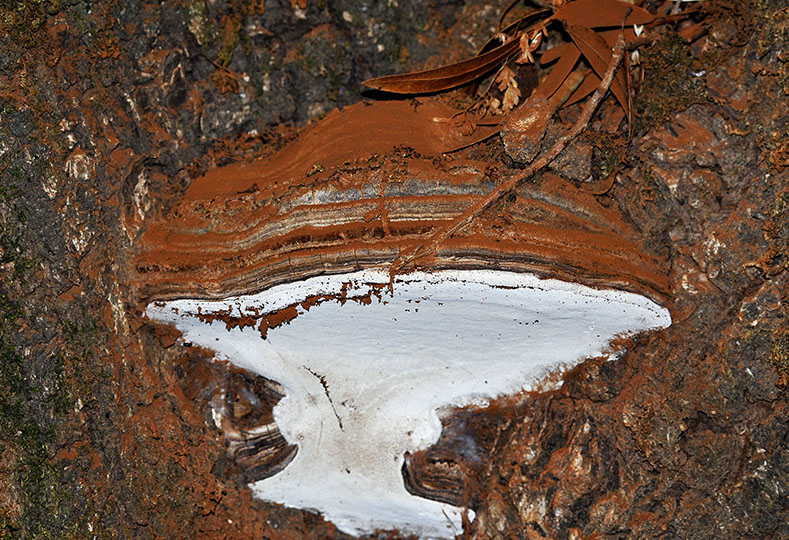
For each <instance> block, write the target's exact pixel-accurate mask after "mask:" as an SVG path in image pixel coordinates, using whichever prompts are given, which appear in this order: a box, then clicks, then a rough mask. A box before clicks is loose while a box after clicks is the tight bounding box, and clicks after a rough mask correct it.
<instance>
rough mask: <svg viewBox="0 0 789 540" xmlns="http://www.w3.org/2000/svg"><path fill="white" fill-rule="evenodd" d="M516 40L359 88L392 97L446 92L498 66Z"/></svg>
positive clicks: (508, 53)
mask: <svg viewBox="0 0 789 540" xmlns="http://www.w3.org/2000/svg"><path fill="white" fill-rule="evenodd" d="M519 42H520V40H519V38H518V37H513V38H510V39H508V40H507V41H506V42H504V43H503V44H502V45H501V46H499V47H497V48H496V49H493V50H492V51H490V52H487V53H485V54H482V55H480V56H475V57H474V58H470V59H468V60H464V61H462V62H458V63H456V64H450V65H448V66H444V67H440V68H437V69H429V70H425V71H414V72H411V73H404V74H402V75H385V76H383V77H376V78H374V79H368V80H366V81H364V82H362V84H363V85H365V86H367V87H369V88H374V89H376V90H383V91H385V92H392V93H395V94H425V93H430V92H440V91H442V90H449V89H450V88H455V87H457V86H461V85H463V84H466V83H467V82H471V81H473V80H474V79H477V78H479V77H481V76H482V75H484V74H486V73H488V72H489V71H490V70H491V69H493V68H495V67H496V66H497V65H500V64H501V63H502V62H503V61H504V60H506V59H507V58H508V57H509V56H511V55H512V54H513V53H515V52H516V51H517V50H518V44H519Z"/></svg>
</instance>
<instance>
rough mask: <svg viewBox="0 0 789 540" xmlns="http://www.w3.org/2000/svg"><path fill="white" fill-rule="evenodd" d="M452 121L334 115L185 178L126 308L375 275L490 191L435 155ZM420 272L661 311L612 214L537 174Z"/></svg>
mask: <svg viewBox="0 0 789 540" xmlns="http://www.w3.org/2000/svg"><path fill="white" fill-rule="evenodd" d="M452 113H453V111H452V110H451V109H450V108H448V107H446V106H444V105H440V104H436V103H433V102H429V101H427V102H424V101H423V102H415V101H404V102H382V103H374V104H370V103H360V104H357V105H355V106H352V107H348V108H346V109H344V110H343V111H335V112H333V113H331V114H329V115H328V116H327V117H326V118H325V119H323V120H322V121H321V122H319V123H317V124H316V125H314V126H312V127H311V128H309V129H307V130H306V131H305V132H304V133H302V135H301V136H300V137H299V138H298V139H297V140H295V141H294V142H293V143H291V144H289V145H288V146H286V147H284V148H283V149H282V150H280V151H279V152H277V153H276V154H274V155H273V156H271V157H269V158H267V159H264V160H260V161H257V162H253V163H246V164H234V165H230V166H226V167H222V168H219V169H215V170H213V171H210V172H209V173H207V174H206V175H205V176H203V177H200V178H197V179H195V180H194V182H193V183H192V185H191V186H190V188H189V189H188V191H187V192H186V194H185V195H184V196H183V197H182V198H181V200H180V201H178V202H177V203H175V204H174V205H173V206H172V207H171V208H170V210H169V211H168V212H167V213H166V214H165V215H163V216H159V217H156V218H150V219H149V220H148V221H147V222H146V225H145V230H144V232H143V234H142V235H141V236H140V237H139V239H138V240H137V243H136V248H135V249H136V255H135V260H134V268H135V270H136V276H135V281H136V283H137V285H138V292H139V293H140V296H139V299H140V300H141V301H144V302H148V301H151V300H156V299H173V298H184V297H190V298H222V297H226V296H231V295H238V294H249V293H254V292H258V291H261V290H264V289H266V288H268V287H270V286H273V285H276V284H279V283H285V282H290V281H295V280H299V279H304V278H307V277H310V276H314V275H319V274H323V273H343V272H349V271H354V270H359V269H362V268H369V267H376V266H377V267H380V266H385V265H386V264H388V263H390V262H391V261H393V260H394V259H395V258H396V257H397V256H398V254H400V253H404V252H407V251H408V250H410V249H415V248H416V247H417V246H419V245H420V244H421V243H422V242H424V241H425V239H426V238H427V236H428V235H429V234H430V233H431V232H433V231H434V230H435V229H436V227H441V226H445V225H448V224H449V223H451V221H452V219H454V218H455V217H456V216H458V215H459V214H460V213H462V212H463V211H464V210H465V209H466V208H468V207H469V206H470V205H471V204H473V203H474V202H475V201H477V200H479V198H480V197H482V196H484V195H485V194H487V193H489V192H490V191H491V190H493V189H495V187H496V185H497V184H498V183H500V182H501V181H502V179H503V178H502V171H501V170H500V169H503V167H502V166H501V165H498V164H495V163H494V164H489V163H486V162H483V161H475V160H472V159H468V158H467V157H465V156H464V155H463V154H460V155H457V154H453V155H451V156H442V155H441V151H442V150H445V149H447V148H451V147H453V146H454V145H456V144H457V143H458V139H457V138H456V137H453V135H452V133H453V130H452V129H450V123H449V122H448V119H449V118H450V117H451V115H452ZM416 262H417V265H418V266H420V267H421V268H424V269H444V268H456V269H479V268H490V269H501V270H512V271H523V272H534V273H537V274H540V275H544V276H546V277H556V278H559V279H565V280H570V281H577V282H581V283H584V284H587V285H591V286H613V287H617V288H623V289H627V290H631V291H634V292H640V293H643V294H647V295H649V296H651V297H652V298H653V299H656V300H665V296H664V295H665V292H666V291H667V280H666V272H665V270H664V269H663V267H662V265H661V263H660V261H658V260H656V259H655V258H654V257H652V256H650V255H649V254H647V253H644V252H643V251H642V250H641V249H640V248H639V243H638V235H637V232H636V231H635V230H633V228H632V227H630V226H629V225H628V224H627V223H626V222H624V221H623V220H622V218H621V217H620V216H619V215H618V214H617V213H616V212H615V211H613V210H610V209H607V208H605V207H603V206H601V205H600V204H599V203H598V202H597V201H596V200H595V198H594V197H593V196H591V195H588V194H585V193H583V192H581V191H579V190H578V189H577V188H575V187H574V186H573V185H572V184H570V183H568V182H566V181H564V180H562V179H561V178H559V177H557V176H553V175H549V174H546V175H544V176H543V180H542V182H540V183H539V184H534V185H529V186H526V187H523V188H521V189H519V190H518V193H517V194H516V196H511V197H509V198H507V199H506V200H505V201H504V202H502V203H500V204H499V205H498V206H496V207H493V208H490V209H488V210H486V211H485V212H484V213H483V214H482V215H481V216H480V217H479V218H478V219H477V220H475V221H474V222H472V223H471V224H470V225H469V226H467V227H465V229H463V230H461V231H460V232H458V233H457V234H456V235H454V236H453V237H451V238H450V239H448V240H447V241H446V242H445V243H444V244H443V245H442V246H440V247H439V249H438V251H437V253H436V254H435V255H433V256H431V257H429V258H424V259H420V260H418V261H416Z"/></svg>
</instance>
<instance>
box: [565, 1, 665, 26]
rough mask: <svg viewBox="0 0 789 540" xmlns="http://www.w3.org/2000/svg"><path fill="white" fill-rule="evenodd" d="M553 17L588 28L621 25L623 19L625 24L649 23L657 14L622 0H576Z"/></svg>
mask: <svg viewBox="0 0 789 540" xmlns="http://www.w3.org/2000/svg"><path fill="white" fill-rule="evenodd" d="M625 16H627V19H625ZM551 19H558V20H560V21H564V22H566V23H567V24H576V25H580V26H585V27H587V28H604V27H606V26H621V25H622V23H623V21H624V24H625V26H630V25H634V24H647V23H651V22H652V21H654V20H655V16H654V15H652V14H651V13H650V12H648V11H647V10H645V9H644V8H641V7H638V6H634V5H633V4H628V3H627V2H622V1H620V0H575V1H574V2H568V3H567V4H565V5H564V6H562V7H560V8H559V9H557V10H556V12H555V13H554V14H553V16H552V17H551Z"/></svg>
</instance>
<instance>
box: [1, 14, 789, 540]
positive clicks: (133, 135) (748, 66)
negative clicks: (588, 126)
mask: <svg viewBox="0 0 789 540" xmlns="http://www.w3.org/2000/svg"><path fill="white" fill-rule="evenodd" d="M708 4H709V6H710V7H709V11H710V15H709V16H708V17H707V21H708V23H709V30H708V35H707V37H706V38H704V39H703V40H702V41H701V42H698V43H697V44H696V45H694V46H690V45H687V44H685V43H684V42H683V41H682V40H681V39H679V38H678V37H677V36H676V35H675V34H672V33H671V32H670V31H668V32H666V33H665V34H664V37H663V38H662V39H661V40H660V41H659V42H658V43H657V44H656V45H654V46H653V47H651V48H649V49H646V50H642V59H643V61H644V64H645V67H646V79H645V81H644V84H643V88H642V92H641V95H640V97H639V101H638V103H639V106H638V123H637V126H636V136H635V137H634V139H633V140H632V142H631V143H630V144H629V145H627V144H626V142H623V140H622V139H621V138H615V137H610V136H601V135H592V134H590V135H587V136H585V137H583V138H582V139H581V140H579V141H578V142H577V143H576V144H575V145H573V146H572V147H571V148H568V149H567V151H566V153H565V155H564V156H562V158H560V159H559V160H558V161H557V162H555V163H554V164H553V165H552V169H553V171H554V172H555V173H557V174H560V175H563V176H564V177H566V178H569V179H571V180H573V181H574V182H575V183H576V185H577V186H579V187H580V188H582V189H586V190H588V191H594V192H602V191H605V193H604V194H602V195H596V196H595V197H596V199H597V203H598V204H600V205H602V206H603V207H606V208H608V209H610V210H611V211H612V212H615V213H616V215H618V216H620V219H622V220H623V221H624V222H626V223H627V224H628V227H632V228H634V229H635V230H637V231H639V236H640V238H641V239H642V244H643V245H642V246H641V248H642V249H643V250H645V251H647V252H649V253H652V254H654V255H655V256H656V257H658V258H660V260H662V261H665V262H666V264H667V267H668V271H667V274H668V275H667V278H668V288H669V292H670V296H671V299H672V300H671V301H672V304H673V308H674V324H673V325H672V326H671V327H670V328H668V329H667V330H665V331H662V332H660V333H655V334H651V335H646V336H643V337H641V338H638V339H635V340H631V341H628V342H627V343H623V344H622V347H623V348H624V350H625V353H624V354H623V355H622V356H621V358H619V359H617V360H615V361H604V360H590V361H587V362H585V363H583V364H581V365H580V366H578V367H577V368H575V369H573V370H572V371H570V372H569V373H567V374H565V375H564V381H565V382H564V385H563V386H562V387H561V388H560V389H559V390H555V391H552V392H547V393H543V394H535V395H528V396H520V397H518V398H513V399H509V400H503V401H502V402H501V403H497V404H495V405H494V406H492V407H491V408H490V409H488V410H484V411H461V412H459V413H458V414H456V415H454V416H452V417H451V418H450V419H448V420H447V425H446V427H445V430H444V435H443V437H442V440H441V441H439V443H438V444H437V445H436V446H435V447H434V448H433V449H431V450H428V451H427V452H424V453H422V454H420V455H416V456H413V457H412V464H413V466H418V464H419V463H422V464H423V465H424V466H425V467H427V469H425V470H429V467H430V466H431V464H432V465H433V466H434V465H435V464H436V463H439V464H441V465H442V466H444V467H445V468H447V469H449V470H452V471H454V474H455V477H456V481H457V482H458V483H459V484H461V485H462V489H460V490H459V491H458V493H463V495H462V498H464V499H465V500H466V502H467V503H468V504H470V505H471V506H472V507H473V508H475V510H476V513H477V519H476V520H475V521H474V522H473V523H472V524H470V526H469V527H468V530H467V531H466V533H465V534H466V535H467V536H468V537H470V538H471V537H473V538H519V537H524V538H581V537H605V538H710V537H715V538H744V537H746V538H776V539H778V538H786V537H789V525H787V524H788V523H789V508H787V503H786V500H787V497H789V485H788V484H787V478H789V427H788V426H789V422H788V420H789V404H788V403H787V393H786V392H787V391H786V387H787V382H789V333H788V331H787V324H786V301H787V298H786V295H787V292H786V291H787V281H789V273H788V272H787V260H789V259H787V257H788V256H789V255H788V254H787V239H788V238H789V217H787V216H788V215H789V187H788V186H787V176H786V167H787V165H789V157H788V156H789V146H788V145H789V142H788V141H789V133H787V131H786V130H787V128H786V126H787V124H789V110H788V108H787V106H786V103H787V99H789V67H787V65H788V64H787V61H788V60H789V58H787V52H786V50H785V48H786V42H787V39H789V36H788V35H787V33H788V32H789V30H788V28H789V14H788V12H787V9H786V8H785V7H783V6H782V4H783V3H782V2H780V1H777V0H776V1H773V2H769V1H753V2H748V1H746V0H741V1H735V2H715V1H710V2H708ZM300 6H301V7H300ZM305 6H306V7H305ZM501 7H502V6H499V5H496V6H486V5H483V4H482V3H480V2H471V1H469V2H399V3H397V2H388V3H385V2H364V1H359V0H356V1H347V2H346V1H342V2H340V1H338V2H326V3H323V2H299V1H296V0H294V1H293V2H291V3H288V2H265V3H264V2H259V3H257V4H255V3H254V2H239V1H233V0H228V1H227V2H223V1H218V2H209V1H202V0H191V1H182V2H176V1H172V2H165V3H163V4H162V5H160V4H159V3H155V2H151V3H140V4H137V3H134V2H114V1H108V2H97V3H89V2H81V1H70V0H66V1H61V2H59V3H58V2H52V1H46V0H42V1H40V2H21V1H19V2H17V1H13V0H10V1H3V2H0V51H1V52H0V226H1V227H2V228H1V229H0V338H2V341H1V342H0V538H47V537H51V538H93V537H96V538H157V537H164V538H194V537H201V538H271V539H276V538H282V539H286V538H344V537H345V536H344V535H342V534H341V533H339V532H337V531H336V530H335V528H334V527H333V526H332V525H331V524H330V523H327V522H325V521H324V520H323V519H322V518H321V517H320V516H317V515H315V514H311V513H307V512H300V511H296V510H288V509H282V508H280V507H277V506H275V505H270V504H267V503H263V502H260V501H257V500H254V499H252V498H251V496H250V493H249V491H248V490H247V489H246V488H245V486H244V484H243V478H244V473H243V471H239V470H238V467H237V465H236V464H235V463H234V462H233V461H232V460H229V459H228V458H227V452H226V447H225V446H226V444H227V443H226V441H225V440H224V439H223V436H222V432H221V431H220V430H218V429H217V428H216V426H215V425H214V422H213V420H212V418H211V414H210V411H211V400H212V399H216V396H217V395H218V394H221V392H220V391H225V392H226V393H227V395H228V396H230V397H229V398H228V399H229V400H230V401H231V405H232V407H233V408H234V410H235V409H237V410H238V411H239V412H238V415H237V416H238V418H239V422H242V423H243V422H244V421H249V422H250V423H254V422H253V421H252V420H250V419H249V417H248V415H250V414H251V415H253V416H254V413H253V412H250V408H251V405H250V404H249V403H247V402H245V401H244V396H245V395H248V393H245V392H244V391H242V389H252V390H254V389H255V388H256V387H259V386H260V382H259V381H257V380H256V378H255V377H253V376H250V375H249V374H246V373H239V372H237V371H235V370H233V369H231V368H229V367H227V366H223V365H221V364H217V363H214V362H211V361H210V353H209V352H207V351H202V350H197V349H196V348H194V347H188V346H185V344H183V343H181V342H179V341H177V334H176V333H174V332H173V331H171V330H168V329H166V328H163V327H158V326H155V325H151V324H149V323H148V322H147V321H146V320H145V319H144V318H143V317H142V316H141V314H140V300H141V299H140V297H139V295H138V290H137V289H136V288H135V287H134V282H135V279H136V278H135V272H136V270H135V267H134V264H133V257H134V256H135V254H136V253H137V251H136V250H138V248H139V246H138V239H139V238H140V237H141V235H142V234H144V232H145V230H146V227H147V223H148V222H149V221H152V220H153V221H155V220H156V219H161V218H162V217H163V216H166V215H167V214H168V212H170V211H171V209H172V208H173V207H175V206H176V203H177V202H178V200H179V199H180V198H181V196H182V195H183V194H184V193H185V192H186V189H187V188H188V186H189V184H190V182H191V181H192V179H193V178H196V177H198V176H200V175H201V174H202V173H204V172H206V171H207V170H210V169H213V168H215V167H217V166H221V165H224V164H227V163H230V162H235V161H250V160H252V159H254V158H257V157H261V156H265V155H270V154H272V153H273V151H274V150H275V149H276V148H279V147H281V146H282V145H283V143H284V142H286V141H288V140H290V139H292V138H293V137H294V135H295V133H296V128H297V127H300V126H303V125H304V124H305V123H306V122H308V121H309V120H312V119H315V118H318V117H320V116H322V115H324V114H326V113H328V112H329V111H330V110H331V109H333V108H334V107H337V106H346V105H349V104H351V103H353V102H355V101H358V99H359V98H360V86H359V82H360V81H361V80H363V79H365V78H368V77H371V76H375V75H380V74H383V73H389V72H395V71H403V70H407V69H417V68H421V67H434V66H437V65H440V64H442V63H446V62H450V61H456V60H460V59H462V58H464V57H466V56H468V55H470V54H472V53H473V52H474V49H475V47H476V46H479V45H481V44H482V43H483V42H484V40H485V39H486V38H487V37H488V35H489V33H490V32H491V29H492V27H493V26H495V21H496V19H497V17H498V11H499V9H501ZM607 101H609V102H610V101H611V100H610V99H608V100H607ZM609 105H610V106H611V107H612V108H613V104H610V103H609ZM605 113H606V111H605V109H604V110H603V111H601V114H602V115H605ZM566 114H568V115H569V116H572V114H573V112H572V109H571V110H569V111H568V112H567V113H566ZM283 126H287V127H283ZM552 136H554V135H552V133H551V128H550V127H549V132H548V134H547V136H546V143H545V144H548V143H549V141H550V139H551V137H552ZM554 138H555V136H554ZM471 155H472V157H473V158H474V159H476V160H482V161H487V162H488V163H490V165H491V167H493V168H495V169H496V171H498V172H497V174H498V176H497V177H495V178H494V180H496V179H497V178H498V179H500V178H502V177H506V176H507V174H509V172H511V171H512V170H513V169H512V167H514V164H513V163H512V161H511V160H510V159H509V157H507V155H506V153H505V152H504V149H503V147H502V145H501V142H500V141H499V140H498V139H494V140H491V141H489V142H488V143H486V144H485V145H482V146H480V147H478V148H476V149H474V150H473V151H472V154H471ZM371 166H372V165H371ZM615 166H618V167H619V168H620V172H619V174H618V175H617V176H616V179H615V181H614V183H613V186H612V187H611V189H609V190H607V191H606V190H605V189H600V187H599V186H598V184H601V185H604V184H605V183H606V178H607V177H608V174H609V173H610V171H611V170H612V169H613V167H615ZM589 176H591V177H592V178H593V179H599V182H597V181H592V182H589V181H585V179H586V178H587V177H589ZM544 181H545V180H543V179H536V182H537V187H536V188H535V189H539V182H544ZM505 204H506V201H505ZM505 210H506V206H503V207H501V208H497V209H494V212H493V214H490V215H488V216H487V219H488V221H490V220H492V219H495V216H496V215H499V214H497V212H498V213H503V212H504V211H505ZM483 218H485V216H483ZM415 470H418V469H415ZM425 482H426V483H429V478H428V479H426V480H425ZM427 492H428V493H429V490H427ZM381 537H386V535H385V534H383V535H381ZM393 537H397V535H396V534H393Z"/></svg>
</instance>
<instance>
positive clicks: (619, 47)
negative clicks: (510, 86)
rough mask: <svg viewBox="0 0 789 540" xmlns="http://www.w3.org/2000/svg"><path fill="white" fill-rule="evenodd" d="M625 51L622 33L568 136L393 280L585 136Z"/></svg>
mask: <svg viewBox="0 0 789 540" xmlns="http://www.w3.org/2000/svg"><path fill="white" fill-rule="evenodd" d="M624 51H625V36H624V34H620V35H619V38H618V39H617V40H616V44H615V45H614V49H613V54H612V55H611V62H610V63H609V65H608V69H607V70H606V72H605V76H604V77H603V80H602V82H601V83H600V86H599V87H598V89H597V90H595V93H594V94H592V96H591V97H590V98H589V100H588V101H587V102H586V104H585V105H584V108H583V110H582V111H581V117H580V118H579V119H578V121H577V122H576V123H575V125H574V126H573V127H572V129H571V130H570V131H569V132H568V133H566V134H565V135H563V136H562V137H560V138H559V140H557V141H556V143H555V144H554V145H553V146H552V147H551V148H550V149H549V150H548V151H547V152H545V153H543V154H542V155H541V156H540V157H539V158H537V160H536V161H534V162H533V163H532V164H531V165H529V166H528V167H526V169H524V170H523V171H521V172H520V173H518V174H516V175H514V176H512V177H511V178H510V179H509V180H507V181H506V182H504V183H503V184H501V185H500V186H499V187H497V188H496V189H495V190H493V191H492V192H490V193H489V194H488V196H487V197H485V198H484V199H480V200H479V201H477V202H476V203H474V204H473V205H471V206H470V207H469V208H468V209H467V210H466V211H465V212H463V213H462V214H461V215H459V216H458V217H456V218H455V219H454V221H453V222H452V223H451V224H450V225H449V226H447V227H442V228H440V229H438V230H437V231H435V232H434V233H433V234H432V235H430V237H429V238H428V239H427V241H426V242H425V243H423V244H422V245H420V246H419V247H417V249H416V250H415V251H414V252H413V253H412V254H410V255H408V256H405V257H404V256H400V257H398V258H397V259H395V260H394V261H393V262H392V264H391V265H390V267H389V275H390V277H394V275H395V274H396V273H397V272H399V271H400V270H402V269H404V268H405V267H406V266H408V265H410V264H411V263H413V262H414V261H415V260H417V259H419V258H421V257H424V256H426V255H430V254H432V253H435V252H436V250H437V249H438V246H439V245H440V244H441V243H442V242H444V241H445V240H446V239H447V238H449V237H450V236H452V235H453V234H454V233H456V232H457V231H458V230H459V229H461V228H462V227H464V226H466V225H468V224H469V223H470V222H471V221H472V220H473V219H474V218H476V217H477V216H478V215H479V214H481V213H482V211H483V210H485V209H486V208H488V207H490V206H491V205H492V204H494V203H495V202H497V201H499V200H501V199H502V198H503V197H505V196H506V195H507V194H508V193H510V192H511V191H512V190H514V189H515V188H516V187H518V186H519V185H520V184H521V183H522V182H523V181H524V180H526V179H528V178H530V177H531V176H533V175H534V174H535V173H536V172H537V171H539V170H541V169H542V168H543V167H545V166H546V165H548V164H549V163H550V162H551V161H553V160H554V159H555V158H556V157H557V156H558V155H559V154H560V153H561V152H562V150H564V148H565V146H567V144H568V143H570V142H571V141H572V140H573V139H575V138H576V137H577V136H578V135H580V134H581V133H583V131H584V130H585V129H586V128H587V126H588V125H589V121H590V120H591V119H592V115H593V114H594V112H595V110H596V109H597V106H598V105H599V104H600V101H601V100H602V99H603V96H605V93H606V92H607V91H608V89H609V88H610V87H611V82H613V80H614V74H615V73H616V69H617V68H618V67H619V64H620V63H621V62H622V58H623V56H624Z"/></svg>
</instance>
